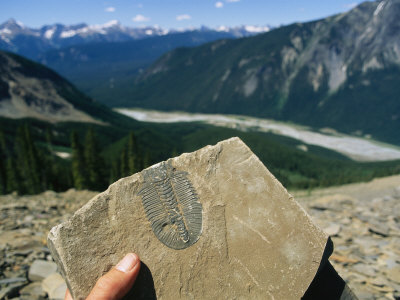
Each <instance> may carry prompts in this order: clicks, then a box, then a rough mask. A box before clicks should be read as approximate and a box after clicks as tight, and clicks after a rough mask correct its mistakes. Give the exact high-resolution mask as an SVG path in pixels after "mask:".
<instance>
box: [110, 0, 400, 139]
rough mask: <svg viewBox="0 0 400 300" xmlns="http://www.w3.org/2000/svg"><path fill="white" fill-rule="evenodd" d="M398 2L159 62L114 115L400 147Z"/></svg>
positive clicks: (190, 51)
mask: <svg viewBox="0 0 400 300" xmlns="http://www.w3.org/2000/svg"><path fill="white" fill-rule="evenodd" d="M399 13H400V0H385V1H374V2H364V3H362V4H360V5H359V6H357V7H355V8H354V9H352V10H351V11H349V12H346V13H343V14H339V15H335V16H332V17H329V18H326V19H322V20H318V21H313V22H309V23H297V24H292V25H289V26H285V27H280V28H277V29H275V30H272V31H270V32H268V33H265V34H262V35H258V36H255V37H250V38H245V39H239V40H222V41H217V42H214V43H210V44H207V45H204V46H200V47H198V48H195V49H177V50H175V51H173V52H170V53H168V54H166V55H165V56H163V57H162V58H161V59H160V60H158V62H156V63H155V64H154V65H153V66H152V67H150V68H149V69H148V70H147V71H146V72H145V73H144V74H142V76H141V77H140V78H139V79H138V80H137V83H136V86H135V87H134V88H133V90H132V94H131V100H130V101H126V102H123V103H119V102H118V101H117V102H115V105H118V106H131V107H146V108H157V109H164V110H186V111H199V112H218V113H235V114H247V115H254V116H262V117H270V118H276V119H283V120H291V121H295V122H299V123H303V124H307V125H311V126H315V127H333V128H335V129H338V130H341V131H345V132H350V133H357V134H359V135H372V136H374V137H376V138H378V139H381V140H385V141H389V142H393V143H397V144H399V143H400V135H398V132H399V131H400V115H399V111H400V101H399V98H398V95H399V93H400V90H399V88H398V87H399V84H398V83H399V82H400V50H399V49H400V43H399V40H400V28H399V26H398V15H399Z"/></svg>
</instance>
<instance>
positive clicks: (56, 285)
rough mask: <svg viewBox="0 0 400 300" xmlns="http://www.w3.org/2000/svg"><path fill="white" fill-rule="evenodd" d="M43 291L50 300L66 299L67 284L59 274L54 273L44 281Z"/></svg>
mask: <svg viewBox="0 0 400 300" xmlns="http://www.w3.org/2000/svg"><path fill="white" fill-rule="evenodd" d="M42 289H43V290H44V291H45V292H46V293H47V294H48V296H49V299H64V296H65V292H66V290H67V284H66V283H65V281H64V279H63V278H62V276H61V275H60V274H59V273H54V274H51V275H50V276H48V277H46V279H44V280H43V281H42Z"/></svg>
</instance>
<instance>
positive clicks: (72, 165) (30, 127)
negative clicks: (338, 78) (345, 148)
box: [0, 118, 400, 194]
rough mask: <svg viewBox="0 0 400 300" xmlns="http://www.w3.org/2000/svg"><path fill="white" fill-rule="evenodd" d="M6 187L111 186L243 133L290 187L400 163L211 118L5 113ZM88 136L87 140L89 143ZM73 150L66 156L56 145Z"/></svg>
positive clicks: (378, 172)
mask: <svg viewBox="0 0 400 300" xmlns="http://www.w3.org/2000/svg"><path fill="white" fill-rule="evenodd" d="M0 128H4V134H3V133H2V134H0V146H1V147H0V156H1V158H2V159H1V161H0V192H1V193H2V194H4V193H10V192H13V191H17V192H18V193H21V194H23V193H28V194H32V193H38V192H41V191H44V190H46V189H52V190H55V191H63V190H66V189H68V188H70V187H75V188H77V189H93V190H104V189H106V188H107V186H108V185H109V184H110V183H112V182H114V181H116V180H118V179H119V178H121V177H125V176H129V175H131V174H134V173H136V172H138V171H140V170H141V169H143V168H146V167H148V166H150V165H151V164H154V163H157V162H159V161H162V160H165V159H168V158H169V157H172V156H174V155H178V154H180V153H183V152H190V151H194V150H197V149H198V148H200V147H203V146H205V145H208V144H216V143H217V142H218V141H220V140H223V139H226V138H230V137H233V136H239V137H240V138H241V139H242V140H243V141H244V142H245V143H246V144H247V145H248V146H249V147H250V148H251V149H252V151H253V152H254V153H255V154H256V155H257V156H258V157H259V158H260V160H261V161H262V162H263V163H264V164H265V165H266V166H267V167H268V169H269V170H270V171H271V172H272V173H273V174H274V175H275V176H276V177H277V178H278V179H279V180H280V181H281V182H282V183H283V185H284V186H286V187H287V188H312V187H318V186H330V185H338V184H344V183H350V182H357V181H368V180H371V179H373V178H375V177H380V176H388V175H392V174H399V173H400V161H390V162H380V163H358V162H354V161H351V160H349V159H347V158H346V157H344V156H342V155H340V154H337V153H336V152H333V151H330V150H326V149H322V148H319V147H316V146H311V145H308V146H307V147H308V149H309V151H308V152H304V151H302V150H299V149H297V148H296V146H297V145H299V142H298V141H296V140H293V139H290V138H286V137H281V136H276V135H273V134H270V133H259V132H240V131H237V130H233V129H227V128H220V127H213V126H209V125H204V124H196V123H185V124H179V123H178V124H162V125H160V124H146V123H139V125H138V123H137V122H132V123H131V124H130V126H129V127H125V128H121V127H116V126H100V125H93V124H77V123H60V124H49V123H45V122H41V121H37V120H32V119H26V120H23V121H21V120H10V119H1V118H0ZM81 141H84V143H83V144H82V142H81ZM56 149H57V150H59V149H62V150H63V151H64V152H68V153H70V154H71V157H70V158H67V159H65V158H64V159H62V158H60V157H58V156H57V155H56V153H55V152H54V151H56Z"/></svg>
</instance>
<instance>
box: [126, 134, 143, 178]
mask: <svg viewBox="0 0 400 300" xmlns="http://www.w3.org/2000/svg"><path fill="white" fill-rule="evenodd" d="M127 162H128V174H126V175H132V174H134V173H136V172H137V171H139V168H140V165H139V164H140V161H139V152H138V147H137V143H136V137H135V134H134V133H133V132H131V133H130V134H129V136H128V149H127Z"/></svg>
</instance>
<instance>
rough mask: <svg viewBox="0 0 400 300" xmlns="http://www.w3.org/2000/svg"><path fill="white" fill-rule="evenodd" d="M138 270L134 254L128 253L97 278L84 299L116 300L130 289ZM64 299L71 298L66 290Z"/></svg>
mask: <svg viewBox="0 0 400 300" xmlns="http://www.w3.org/2000/svg"><path fill="white" fill-rule="evenodd" d="M139 270H140V260H139V257H138V256H137V255H136V254H133V253H128V254H127V255H126V256H125V257H124V258H123V259H122V260H121V261H120V262H119V263H118V264H117V265H116V266H115V267H114V268H112V269H111V270H110V271H109V272H108V273H107V274H105V275H104V276H102V277H100V278H99V280H97V282H96V285H95V286H94V288H93V289H92V291H91V292H90V294H89V296H88V297H87V298H86V300H118V299H121V298H122V297H124V296H125V295H126V293H128V291H129V290H130V289H131V287H132V285H133V283H134V282H135V280H136V277H137V276H138V274H139ZM64 300H73V299H72V296H71V294H70V292H69V290H67V292H66V294H65V298H64Z"/></svg>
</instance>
